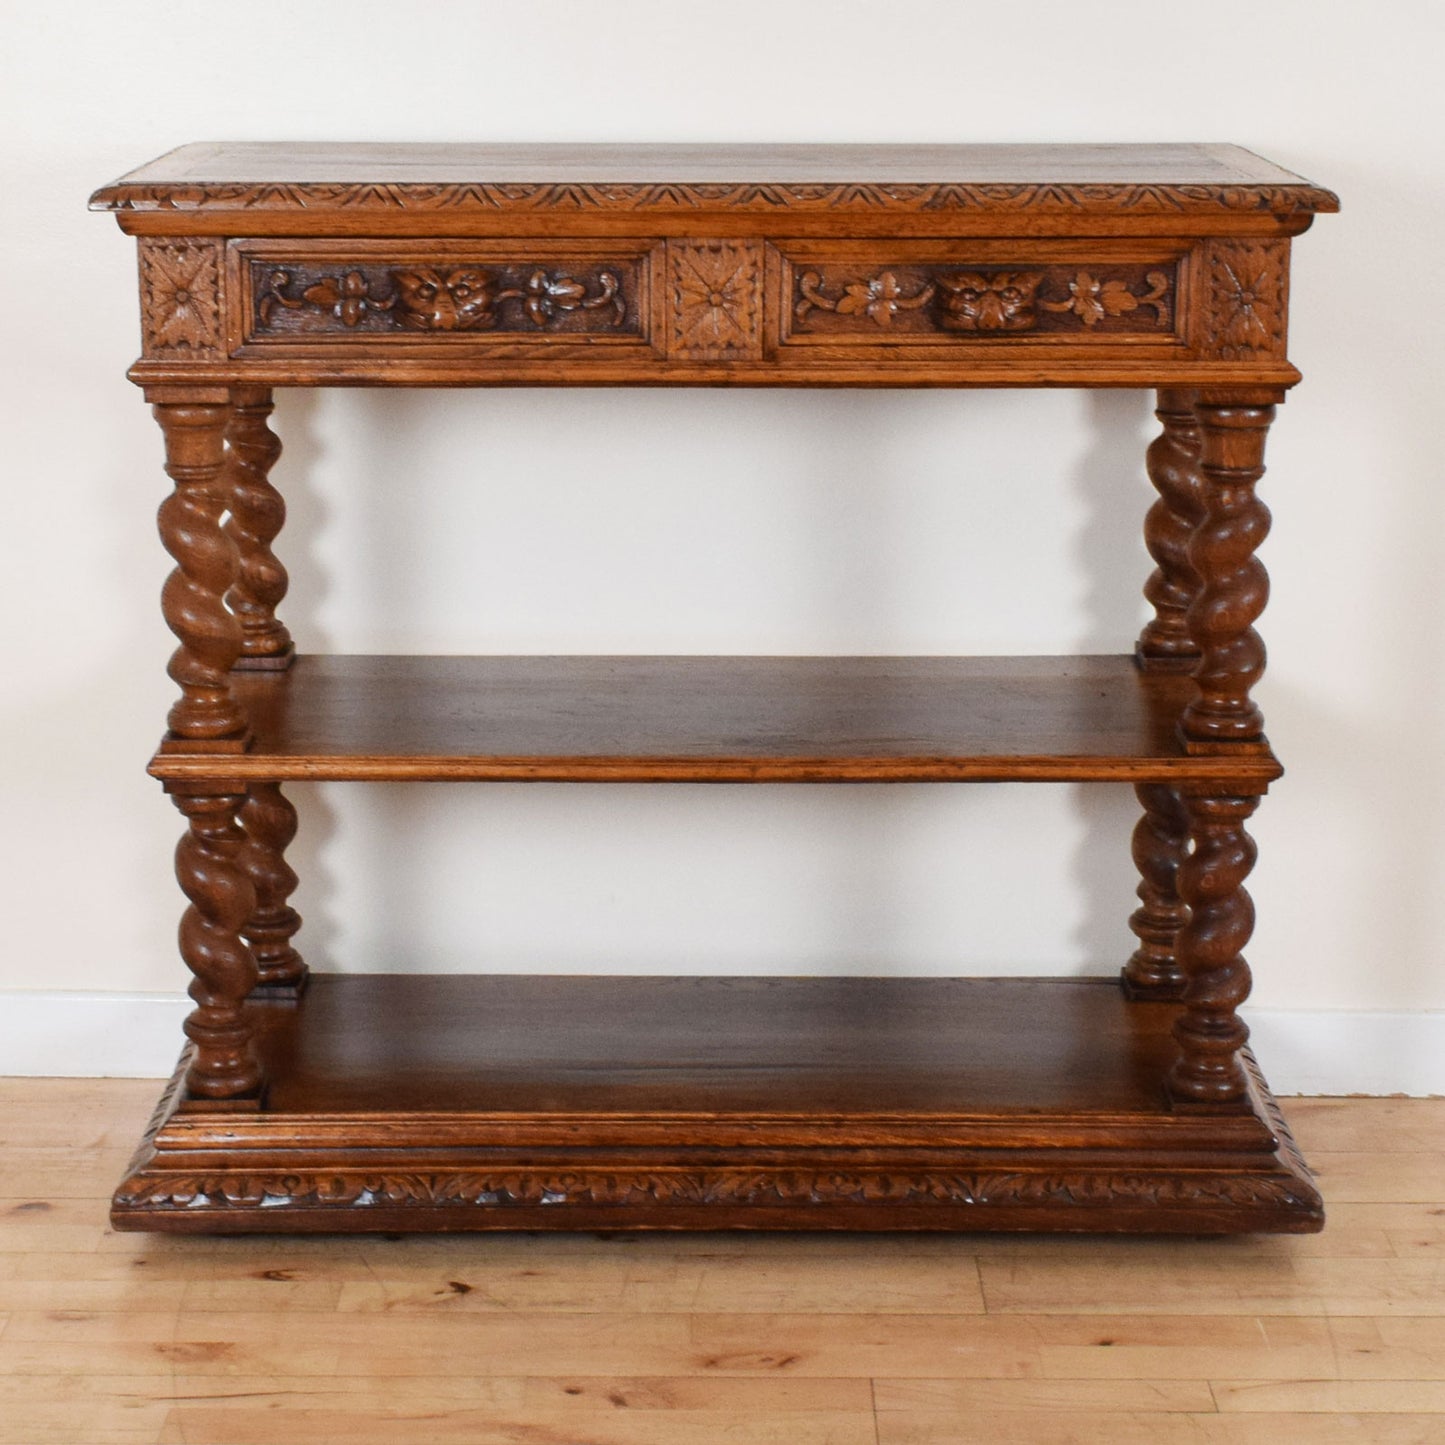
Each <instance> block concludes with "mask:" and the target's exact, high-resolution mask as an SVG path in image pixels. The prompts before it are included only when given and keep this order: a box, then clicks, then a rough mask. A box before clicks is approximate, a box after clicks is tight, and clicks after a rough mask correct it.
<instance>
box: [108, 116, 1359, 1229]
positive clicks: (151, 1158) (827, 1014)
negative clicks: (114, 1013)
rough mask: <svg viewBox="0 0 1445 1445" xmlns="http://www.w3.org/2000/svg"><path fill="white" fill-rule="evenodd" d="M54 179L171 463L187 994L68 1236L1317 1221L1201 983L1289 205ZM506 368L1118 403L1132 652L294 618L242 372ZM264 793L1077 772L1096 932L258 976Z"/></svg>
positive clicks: (1279, 391) (653, 166)
mask: <svg viewBox="0 0 1445 1445" xmlns="http://www.w3.org/2000/svg"><path fill="white" fill-rule="evenodd" d="M92 205H93V206H94V207H95V208H96V209H100V210H106V211H110V212H112V213H113V214H114V215H115V217H116V219H117V220H118V221H119V223H120V225H121V227H122V229H123V230H124V231H125V232H127V233H128V234H130V235H133V236H135V237H136V238H137V241H138V245H139V258H140V271H139V279H140V310H141V335H142V342H143V351H142V355H141V358H140V360H139V361H137V362H136V363H135V365H134V367H133V368H132V370H131V373H130V375H131V378H132V379H133V380H134V381H135V382H136V383H137V384H139V385H140V386H141V387H142V388H143V389H144V392H145V395H146V397H147V399H148V400H149V401H150V403H151V404H152V405H153V407H154V409H155V415H156V418H157V420H158V421H159V423H160V426H161V430H162V432H163V434H164V439H165V449H166V468H167V471H168V473H169V475H170V477H171V479H172V481H173V482H174V489H173V491H172V493H171V494H170V496H169V497H168V499H167V500H166V501H165V503H164V504H163V506H162V507H161V511H160V532H161V538H162V540H163V542H164V543H165V546H166V548H167V550H168V551H169V552H170V554H171V555H172V557H173V558H174V559H175V570H174V571H173V572H172V574H171V576H170V579H169V581H168V582H167V583H166V585H165V590H164V593H163V597H162V606H163V609H164V612H165V617H166V621H167V622H168V623H169V625H170V627H171V629H172V630H173V631H174V632H175V634H176V636H177V638H178V640H179V646H178V647H177V649H176V651H175V654H174V656H173V657H172V659H171V664H170V675H171V677H172V678H173V679H174V681H175V683H176V685H177V688H178V696H177V697H176V700H175V703H174V705H173V707H172V708H171V711H170V717H169V728H168V731H167V732H166V734H165V736H164V738H163V739H162V741H161V743H160V746H159V749H158V751H157V752H156V754H155V757H154V759H153V760H152V762H151V765H150V771H151V773H152V774H153V775H154V776H155V777H156V778H158V779H159V780H160V781H161V782H162V784H163V785H164V787H165V789H166V791H167V792H168V793H169V794H170V795H171V797H172V799H173V800H174V802H175V803H176V805H177V807H178V808H179V809H180V811H181V812H182V814H184V816H185V819H186V823H187V827H186V831H185V833H184V835H183V837H182V839H181V842H180V845H179V848H178V850H177V853H176V868H177V873H178V876H179V880H180V885H181V888H182V889H183V890H184V892H185V894H186V896H187V898H188V899H189V907H188V908H187V909H186V910H185V914H184V918H183V920H182V923H181V929H180V951H181V955H182V957H183V958H184V960H185V962H186V963H187V965H188V966H189V967H190V969H191V972H192V973H193V974H194V980H193V982H192V984H191V990H190V991H191V997H192V998H193V999H194V1001H195V1010H194V1012H193V1013H192V1014H191V1015H190V1017H189V1019H188V1020H187V1022H186V1026H185V1031H186V1035H187V1038H188V1043H187V1045H186V1047H185V1051H184V1053H183V1056H182V1059H181V1064H180V1068H179V1070H178V1072H177V1074H176V1076H175V1079H174V1081H173V1082H172V1084H171V1086H170V1087H169V1088H168V1089H167V1091H166V1093H165V1096H164V1098H163V1100H162V1103H161V1106H160V1108H159V1110H158V1111H157V1113H156V1116H155V1119H154V1121H153V1123H152V1125H151V1128H150V1129H149V1131H148V1133H147V1135H146V1138H145V1140H144V1141H143V1143H142V1146H141V1149H140V1152H139V1154H138V1155H137V1157H136V1160H135V1162H134V1165H133V1167H132V1168H131V1170H130V1172H129V1173H128V1175H127V1177H126V1178H125V1180H124V1181H123V1182H122V1183H121V1185H120V1187H119V1189H118V1191H117V1193H116V1195H115V1199H114V1205H113V1219H114V1221H115V1223H116V1225H117V1226H118V1227H120V1228H127V1229H159V1230H176V1231H201V1232H204V1231H235V1230H285V1231H291V1230H388V1231H391V1230H408V1229H422V1230H449V1229H506V1228H524V1229H536V1228H551V1229H598V1228H606V1229H616V1228H679V1229H692V1228H705V1229H712V1228H718V1227H724V1228H730V1227H741V1228H819V1227H823V1228H850V1229H853V1228H858V1229H1051V1230H1052V1229H1063V1230H1113V1231H1119V1230H1149V1231H1187V1232H1238V1231H1249V1230H1282V1231H1306V1230H1314V1229H1318V1228H1319V1227H1320V1226H1321V1223H1322V1219H1323V1216H1322V1213H1321V1208H1320V1200H1319V1196H1318V1194H1317V1192H1316V1190H1315V1188H1314V1186H1313V1184H1312V1182H1311V1180H1310V1177H1309V1174H1308V1172H1307V1170H1306V1168H1305V1166H1304V1164H1303V1162H1302V1161H1301V1159H1300V1156H1299V1154H1298V1152H1297V1150H1296V1149H1295V1146H1294V1144H1293V1143H1292V1141H1291V1139H1290V1136H1289V1133H1288V1130H1287V1128H1286V1126H1285V1123H1284V1121H1283V1119H1282V1118H1281V1116H1280V1113H1279V1110H1278V1108H1277V1107H1276V1105H1275V1103H1274V1101H1273V1100H1272V1099H1271V1097H1270V1095H1269V1093H1268V1091H1267V1089H1266V1086H1265V1083H1264V1081H1263V1079H1262V1077H1261V1076H1260V1074H1259V1072H1258V1069H1257V1068H1256V1065H1255V1063H1254V1060H1253V1058H1252V1056H1251V1054H1250V1051H1249V1049H1248V1047H1247V1046H1246V1038H1247V1029H1246V1027H1245V1025H1244V1023H1243V1022H1242V1021H1241V1020H1240V1017H1239V1013H1238V1010H1239V1007H1240V1005H1241V1004H1242V1003H1243V1002H1244V1000H1245V997H1246V995H1247V993H1248V991H1249V970H1248V967H1247V965H1246V963H1245V960H1244V957H1243V954H1242V950H1243V948H1244V946H1245V944H1246V942H1247V940H1248V937H1249V934H1250V931H1251V926H1252V921H1253V913H1252V906H1251V903H1250V900H1249V896H1248V894H1247V893H1246V891H1245V888H1244V883H1245V878H1246V875H1247V874H1248V873H1249V871H1250V868H1251V866H1252V864H1253V862H1254V856H1255V849H1254V844H1253V843H1252V842H1251V840H1250V838H1249V836H1248V834H1247V833H1246V831H1245V823H1246V820H1247V819H1248V818H1249V817H1250V815H1251V814H1252V813H1253V811H1254V809H1255V807H1256V805H1257V804H1258V802H1259V799H1260V797H1261V796H1262V795H1263V794H1264V792H1265V791H1266V789H1267V788H1268V786H1269V784H1270V783H1271V782H1272V781H1273V780H1274V779H1275V778H1276V777H1278V776H1279V773H1280V768H1279V765H1278V763H1277V762H1276V760H1275V758H1274V755H1273V753H1272V752H1271V750H1270V747H1269V745H1268V743H1267V742H1266V740H1265V736H1264V732H1263V725H1262V720H1261V717H1260V713H1259V709H1258V708H1257V707H1256V705H1255V704H1254V702H1253V701H1252V700H1251V697H1250V692H1251V688H1252V687H1253V685H1254V683H1255V682H1256V681H1257V679H1258V678H1259V676H1260V673H1261V671H1262V669H1263V666H1264V649H1263V646H1262V645H1261V643H1260V640H1259V637H1258V635H1257V634H1256V632H1255V630H1254V625H1253V624H1254V622H1255V621H1256V619H1257V617H1258V616H1259V613H1260V611H1261V609H1262V608H1263V606H1264V603H1265V596H1266V590H1267V581H1266V577H1265V574H1264V571H1263V569H1262V568H1261V567H1260V565H1259V563H1258V561H1257V560H1256V558H1255V550H1256V548H1257V547H1258V545H1259V543H1260V542H1261V540H1262V539H1263V538H1264V535H1265V532H1266V529H1267V527H1268V522H1269V514H1268V512H1267V511H1266V509H1265V507H1264V506H1263V504H1262V503H1261V502H1260V501H1259V500H1258V499H1257V497H1256V495H1255V484H1256V483H1257V482H1258V480H1259V478H1260V476H1261V475H1262V473H1263V457H1264V444H1265V434H1266V431H1267V429H1268V427H1269V424H1270V422H1271V420H1272V418H1273V415H1274V408H1275V405H1276V404H1277V403H1278V402H1280V401H1281V400H1282V399H1283V397H1284V395H1285V392H1286V390H1287V389H1288V388H1289V387H1290V386H1292V385H1293V384H1294V383H1295V382H1296V381H1297V380H1298V379H1299V374H1298V372H1297V371H1296V370H1295V369H1294V367H1293V366H1291V364H1290V362H1289V361H1288V359H1287V357H1286V347H1285V337H1286V306H1287V300H1288V294H1289V257H1290V242H1291V239H1292V238H1293V237H1294V236H1297V235H1299V234H1300V233H1301V232H1303V231H1304V230H1305V229H1306V228H1307V227H1308V226H1309V224H1310V222H1311V220H1312V219H1313V217H1314V216H1315V214H1316V213H1318V212H1322V211H1333V210H1335V209H1337V202H1336V200H1335V198H1334V196H1332V195H1331V194H1330V193H1329V192H1328V191H1325V190H1322V189H1320V188H1319V187H1317V186H1315V185H1312V184H1311V183H1309V182H1307V181H1305V180H1302V179H1301V178H1300V177H1298V176H1295V175H1292V174H1290V173H1289V172H1287V171H1283V170H1281V169H1279V168H1278V167H1276V166H1274V165H1272V164H1270V163H1269V162H1267V161H1264V160H1261V159H1260V158H1259V157H1257V156H1255V155H1252V154H1251V153H1249V152H1247V151H1243V150H1240V149H1238V148H1235V147H1232V146H1190V145H1171V146H1057V147H1019V146H936V147H933V146H924V147H909V148H888V147H851V146H846V147H827V148H812V147H771V146H761V147H742V148H730V149H723V148H712V147H678V146H658V147H596V146H563V147H558V146H552V147H548V146H532V147H518V146H482V145H458V146H432V145H424V146H374V145H356V146H338V145H246V144H234V145H232V144H224V145H195V146H184V147H182V148H181V149H179V150H176V151H173V152H171V153H170V154H168V155H166V156H163V157H161V158H160V159H159V160H157V161H154V162H152V163H151V164H149V165H147V166H144V167H142V168H141V169H140V170H138V171H135V172H133V173H131V174H130V175H128V176H126V177H124V178H122V179H121V180H119V181H117V182H115V183H114V184H112V185H109V186H106V187H104V188H103V189H102V190H100V191H98V192H97V193H96V195H95V196H94V198H93V200H92ZM521 384H525V385H570V386H586V385H597V384H609V385H613V384H636V385H656V384H663V385H669V384H671V385H689V386H692V385H747V386H795V387H814V386H933V387H960V388H964V387H980V386H1087V387H1137V388H1150V389H1153V390H1155V391H1156V392H1157V409H1158V417H1159V422H1160V427H1161V430H1160V432H1159V435H1158V437H1157V439H1156V440H1155V441H1154V442H1153V443H1152V445H1151V446H1150V448H1149V452H1148V457H1147V467H1148V473H1149V476H1150V478H1151V479H1152V481H1153V483H1154V485H1155V487H1156V488H1157V491H1158V499H1157V501H1155V502H1154V504H1153V506H1152V508H1151V509H1150V510H1149V512H1148V515H1147V517H1146V518H1145V520H1144V529H1145V538H1146V541H1147V544H1148V548H1149V551H1150V553H1151V555H1152V558H1153V561H1154V563H1155V569H1154V571H1153V573H1152V575H1151V576H1150V577H1149V578H1148V579H1147V581H1145V582H1144V590H1145V594H1146V596H1147V599H1148V601H1149V602H1150V603H1151V604H1152V614H1153V615H1152V617H1151V619H1150V621H1149V622H1148V624H1147V625H1146V626H1145V628H1144V630H1143V632H1142V634H1141V636H1140V637H1139V640H1138V643H1137V646H1136V648H1135V651H1134V653H1133V655H1132V656H1104V657H1062V658H1060V657H1052V658H1050V657H1006V658H978V659H972V658H964V657H933V658H903V657H898V658H887V657H837V658H817V657H799V658H779V657H772V658H760V657H613V658H604V657H571V658H568V657H512V656H504V657H472V658H454V657H448V658H436V657H311V656H298V655H297V654H296V651H295V648H294V646H293V644H292V641H291V638H290V635H289V633H288V631H287V629H286V626H285V623H284V622H283V621H282V619H281V617H280V616H278V608H279V607H280V604H281V603H282V600H283V598H284V596H285V592H286V572H285V570H284V568H283V566H282V564H281V563H280V562H279V561H278V560H277V557H276V555H275V552H274V551H273V548H274V546H275V545H276V542H277V538H278V535H279V533H280V531H281V526H282V521H283V516H284V507H283V503H282V499H281V497H280V495H279V494H278V492H277V491H276V490H275V488H274V487H273V485H272V483H271V481H270V479H269V475H268V474H269V472H270V470H271V467H272V464H273V463H274V462H275V461H276V459H277V456H278V454H279V452H280V442H279V441H278V439H277V438H276V436H275V435H274V434H273V432H272V431H271V429H270V427H269V425H268V418H269V416H270V414H271V408H272V393H273V389H274V388H276V387H283V386H331V385H361V386H485V385H521ZM525 404H526V403H525V402H523V401H520V400H519V405H525ZM960 404H963V403H962V402H961V403H960ZM1121 520H1122V519H1121ZM999 604H1000V605H1001V606H1007V605H1008V603H1007V599H1006V598H1000V599H999ZM303 779H305V780H340V781H354V782H367V781H397V780H440V779H453V780H462V781H474V782H485V781H489V780H527V779H533V780H550V781H572V782H609V781H611V782H702V781H715V782H755V783H764V782H801V781H807V782H833V783H843V782H854V781H870V782H878V781H886V782H968V781H977V780H988V781H1016V782H1099V783H1114V784H1120V785H1127V786H1131V787H1133V788H1134V789H1135V790H1136V792H1137V795H1138V800H1139V804H1140V807H1141V810H1142V816H1141V818H1140V821H1139V824H1138V827H1137V829H1136V831H1135V834H1134V843H1133V847H1134V859H1135V862H1136V863H1137V865H1138V870H1139V874H1140V877H1141V881H1140V884H1139V889H1138V897H1139V902H1138V907H1137V909H1136V911H1135V912H1134V913H1133V916H1132V919H1131V926H1132V928H1133V932H1134V934H1135V935H1136V936H1137V940H1138V947H1137V949H1136V951H1135V952H1134V954H1133V956H1132V957H1131V958H1129V959H1128V960H1127V962H1124V963H1123V968H1122V980H1120V979H1118V978H1112V979H1111V978H1108V977H1096V978H1085V979H1045V980H1040V979H1008V978H1003V979H899V978H871V979H865V978H807V979H802V978H754V979H709V978H691V977H679V978H665V979H658V978H639V977H621V978H602V977H487V976H477V977H470V978H455V977H439V976H427V975H425V974H424V973H421V974H416V975H386V976H382V975H377V976H343V975H333V976H328V975H317V976H311V975H308V972H307V969H306V966H305V964H304V963H303V962H302V959H301V956H300V954H299V953H298V951H297V948H296V934H297V930H298V927H299V924H300V919H299V918H298V917H297V915H296V913H295V911H294V910H293V909H292V908H291V906H290V903H289V898H290V895H291V893H292V891H293V889H294V888H295V886H296V881H297V880H296V876H295V874H294V873H293V872H292V871H291V869H290V867H289V866H288V864H287V862H286V857H285V854H286V849H287V846H288V844H289V843H290V842H291V840H292V838H293V836H294V834H295V831H296V827H297V818H296V814H295V812H294V810H293V808H292V806H291V803H290V802H289V801H288V799H287V797H286V795H285V792H284V791H283V790H284V788H285V786H286V785H287V784H288V783H290V782H293V781H299V780H303ZM1121 903H1122V900H1121ZM1103 962H1106V961H1101V963H1103ZM1115 971H1116V970H1115Z"/></svg>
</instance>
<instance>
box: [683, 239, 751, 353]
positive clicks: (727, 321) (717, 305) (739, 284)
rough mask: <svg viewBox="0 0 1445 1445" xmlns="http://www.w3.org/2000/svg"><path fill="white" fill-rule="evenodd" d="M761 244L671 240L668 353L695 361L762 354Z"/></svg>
mask: <svg viewBox="0 0 1445 1445" xmlns="http://www.w3.org/2000/svg"><path fill="white" fill-rule="evenodd" d="M762 290H763V263H762V251H761V248H760V247H758V246H756V245H747V244H744V243H741V242H735V241H700V242H669V243H668V247H667V302H668V318H669V325H668V345H667V349H668V354H669V355H670V356H674V357H680V358H684V359H687V360H690V361H734V360H745V359H756V358H758V357H760V356H761V355H762V351H763V344H762V318H763V307H762Z"/></svg>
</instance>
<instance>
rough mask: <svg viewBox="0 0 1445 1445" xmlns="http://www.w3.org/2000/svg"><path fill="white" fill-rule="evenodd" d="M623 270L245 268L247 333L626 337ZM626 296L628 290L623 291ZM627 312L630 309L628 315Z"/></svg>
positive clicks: (260, 264) (265, 264) (263, 264)
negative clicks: (249, 311) (250, 310)
mask: <svg viewBox="0 0 1445 1445" xmlns="http://www.w3.org/2000/svg"><path fill="white" fill-rule="evenodd" d="M625 274H626V273H625V271H624V268H623V267H621V266H618V267H615V268H614V267H610V266H588V267H586V268H585V269H583V268H576V269H575V273H574V271H571V270H563V269H560V268H551V269H549V268H547V267H545V266H534V265H527V264H523V263H519V264H516V265H510V264H509V265H493V264H485V265H483V264H480V263H478V264H469V263H465V262H457V263H455V264H446V265H433V266H427V265H420V264H419V265H415V266H405V265H390V266H377V265H366V264H362V263H358V264H357V265H355V266H352V267H349V268H347V269H346V270H339V269H338V270H326V269H322V268H318V267H316V266H311V265H307V264H306V263H304V262H297V263H296V264H294V265H277V264H276V263H275V262H272V261H254V260H253V261H252V262H251V285H252V292H253V294H254V296H255V298H256V299H255V316H254V320H253V323H252V335H254V336H277V335H286V334H292V333H306V334H315V333H326V332H330V333H333V334H345V333H346V332H357V331H366V332H374V331H414V332H434V333H443V332H458V331H464V332H469V331H501V332H522V333H529V332H538V331H548V330H568V331H578V330H581V331H620V330H624V329H627V330H630V331H635V330H636V318H635V316H634V317H633V318H632V324H631V325H629V307H628V303H627V299H626V294H625V293H626V291H627V289H628V288H627V287H626V285H625V281H624V276H625ZM633 289H634V290H635V287H634V288H633ZM634 309H635V308H634Z"/></svg>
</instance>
